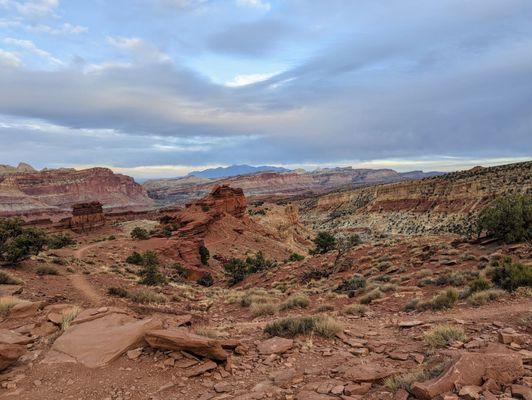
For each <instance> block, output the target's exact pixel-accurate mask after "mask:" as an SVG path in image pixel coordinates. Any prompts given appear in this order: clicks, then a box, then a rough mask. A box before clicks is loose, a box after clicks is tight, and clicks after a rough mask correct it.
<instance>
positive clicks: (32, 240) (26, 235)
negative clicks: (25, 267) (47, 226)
mask: <svg viewBox="0 0 532 400" xmlns="http://www.w3.org/2000/svg"><path fill="white" fill-rule="evenodd" d="M23 224H24V221H23V220H21V219H19V218H7V219H5V218H3V219H0V261H5V262H8V263H13V264H15V263H17V262H19V261H20V260H22V259H24V258H26V257H29V256H30V255H34V254H38V253H39V252H40V251H41V250H42V248H43V247H44V245H45V244H46V242H47V237H46V235H45V233H44V232H43V231H41V230H39V229H35V228H24V227H23Z"/></svg>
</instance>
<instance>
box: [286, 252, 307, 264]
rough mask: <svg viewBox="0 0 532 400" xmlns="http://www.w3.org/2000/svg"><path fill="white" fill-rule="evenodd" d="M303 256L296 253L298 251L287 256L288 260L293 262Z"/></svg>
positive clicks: (302, 258)
mask: <svg viewBox="0 0 532 400" xmlns="http://www.w3.org/2000/svg"><path fill="white" fill-rule="evenodd" d="M304 259H305V257H304V256H302V255H301V254H298V253H292V254H290V257H288V261H289V262H294V261H301V260H304Z"/></svg>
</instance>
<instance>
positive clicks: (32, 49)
mask: <svg viewBox="0 0 532 400" xmlns="http://www.w3.org/2000/svg"><path fill="white" fill-rule="evenodd" d="M4 43H6V44H10V45H13V46H16V47H20V48H22V49H24V50H26V51H27V52H28V53H31V54H34V55H36V56H38V57H41V58H43V59H45V60H46V61H48V62H50V63H52V64H55V65H63V62H62V61H61V60H59V59H57V58H55V57H54V56H52V55H51V54H50V53H48V52H47V51H45V50H42V49H40V48H38V47H37V46H36V45H35V43H33V42H32V41H31V40H25V39H14V38H5V39H4Z"/></svg>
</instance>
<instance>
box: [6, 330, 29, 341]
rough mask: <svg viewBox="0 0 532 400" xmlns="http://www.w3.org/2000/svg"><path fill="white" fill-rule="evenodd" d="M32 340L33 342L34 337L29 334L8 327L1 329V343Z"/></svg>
mask: <svg viewBox="0 0 532 400" xmlns="http://www.w3.org/2000/svg"><path fill="white" fill-rule="evenodd" d="M31 342H33V339H32V338H30V337H29V336H24V335H21V334H20V333H17V332H13V331H10V330H8V329H0V344H28V343H31Z"/></svg>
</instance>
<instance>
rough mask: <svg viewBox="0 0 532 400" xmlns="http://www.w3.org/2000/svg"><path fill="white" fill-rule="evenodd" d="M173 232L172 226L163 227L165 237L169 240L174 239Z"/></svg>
mask: <svg viewBox="0 0 532 400" xmlns="http://www.w3.org/2000/svg"><path fill="white" fill-rule="evenodd" d="M172 232H173V230H172V227H171V226H170V225H165V226H163V229H162V234H163V235H164V236H165V237H167V238H169V237H172Z"/></svg>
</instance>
